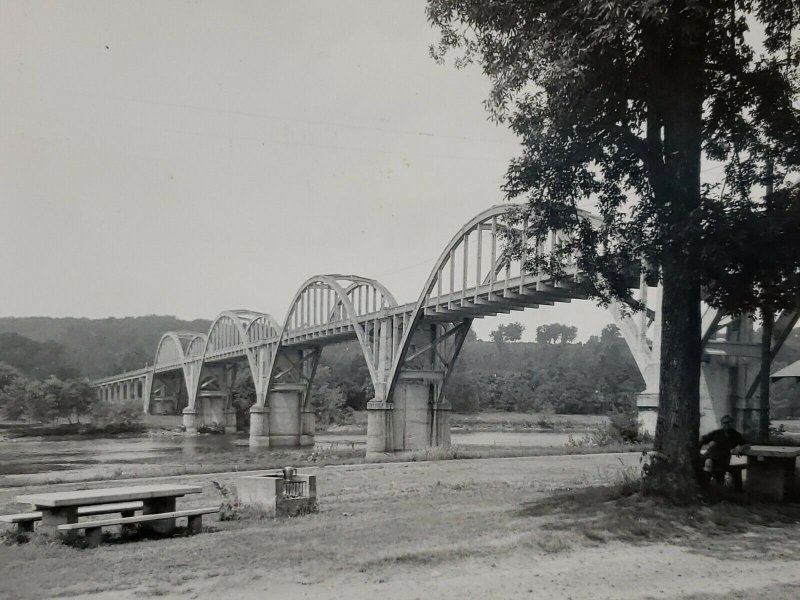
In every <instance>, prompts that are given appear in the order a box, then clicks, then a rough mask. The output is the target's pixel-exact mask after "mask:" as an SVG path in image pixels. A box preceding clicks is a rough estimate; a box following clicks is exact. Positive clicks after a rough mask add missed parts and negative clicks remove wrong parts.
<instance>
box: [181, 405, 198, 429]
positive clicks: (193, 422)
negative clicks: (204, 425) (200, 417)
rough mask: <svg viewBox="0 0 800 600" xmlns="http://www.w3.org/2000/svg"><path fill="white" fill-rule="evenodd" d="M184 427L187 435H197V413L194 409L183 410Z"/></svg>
mask: <svg viewBox="0 0 800 600" xmlns="http://www.w3.org/2000/svg"><path fill="white" fill-rule="evenodd" d="M183 427H184V428H185V432H186V435H197V411H196V410H195V409H194V408H190V407H188V406H187V407H186V408H184V409H183Z"/></svg>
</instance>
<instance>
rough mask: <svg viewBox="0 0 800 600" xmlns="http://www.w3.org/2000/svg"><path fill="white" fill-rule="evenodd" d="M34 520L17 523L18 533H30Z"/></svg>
mask: <svg viewBox="0 0 800 600" xmlns="http://www.w3.org/2000/svg"><path fill="white" fill-rule="evenodd" d="M34 523H35V521H20V522H19V523H17V532H18V533H32V532H33V525H34Z"/></svg>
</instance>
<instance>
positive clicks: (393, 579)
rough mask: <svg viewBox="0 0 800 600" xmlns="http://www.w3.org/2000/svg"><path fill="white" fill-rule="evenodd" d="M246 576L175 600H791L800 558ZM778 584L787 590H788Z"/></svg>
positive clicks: (603, 558)
mask: <svg viewBox="0 0 800 600" xmlns="http://www.w3.org/2000/svg"><path fill="white" fill-rule="evenodd" d="M251 576H252V575H251ZM241 579H242V574H237V575H236V576H233V577H227V576H223V577H218V578H215V580H214V581H213V582H210V583H208V584H205V585H202V586H200V587H196V588H194V589H193V590H192V591H191V592H188V593H187V592H185V591H183V590H176V596H179V597H187V598H218V597H236V598H238V599H240V600H262V599H263V598H280V599H282V600H295V599H298V600H299V599H306V598H314V599H317V600H327V599H330V600H338V599H340V598H349V599H350V600H373V599H374V598H382V599H384V600H409V599H420V600H423V599H430V598H436V599H441V600H468V599H476V600H485V599H487V598H506V599H507V598H541V599H548V600H567V599H572V600H629V599H630V600H634V599H636V600H638V599H650V598H653V599H678V598H681V599H685V598H690V597H696V596H701V597H703V598H706V597H708V598H720V599H722V598H725V599H730V598H742V599H745V598H747V599H750V598H752V599H753V600H756V599H758V600H770V599H774V600H778V599H785V600H789V599H791V598H796V595H795V594H796V588H795V587H794V586H797V585H798V584H800V561H796V560H792V561H773V560H769V561H765V560H756V561H754V560H748V561H746V562H743V561H737V560H720V559H718V558H712V557H706V556H702V555H698V554H697V553H696V552H693V551H690V550H688V549H685V548H681V547H677V546H670V545H665V544H658V545H651V546H645V547H640V546H635V547H632V546H629V545H623V544H614V545H610V546H607V547H605V548H603V550H602V551H598V550H597V549H596V548H592V549H580V550H576V551H571V552H567V553H565V554H559V555H558V556H546V557H541V556H539V557H536V556H533V555H528V554H526V553H523V555H522V556H513V557H502V558H500V559H498V560H492V559H487V560H481V561H477V560H462V561H455V562H453V563H448V564H445V565H435V566H434V567H431V568H427V567H415V568H408V567H403V566H398V565H386V566H385V567H384V568H381V569H379V570H376V571H375V572H369V573H348V572H346V573H343V574H340V575H336V576H333V577H330V578H324V579H314V578H310V577H303V576H302V575H301V574H300V573H292V572H287V571H283V572H281V573H269V572H265V573H264V574H263V575H262V576H257V577H256V578H255V579H254V580H252V581H251V583H249V584H248V585H245V586H241V585H240V583H239V582H241ZM781 586H789V589H786V590H784V591H782V590H781ZM792 588H794V589H792ZM166 595H167V596H171V594H166ZM142 596H143V593H142V591H141V590H135V591H128V592H125V593H120V592H109V593H101V594H90V595H81V596H76V597H74V598H76V600H77V599H80V598H83V599H85V600H112V599H116V598H119V599H121V600H122V599H127V598H130V599H134V598H141V597H142Z"/></svg>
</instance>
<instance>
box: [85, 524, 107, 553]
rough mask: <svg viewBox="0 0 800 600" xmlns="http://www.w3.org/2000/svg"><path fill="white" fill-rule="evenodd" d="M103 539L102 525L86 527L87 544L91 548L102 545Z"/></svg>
mask: <svg viewBox="0 0 800 600" xmlns="http://www.w3.org/2000/svg"><path fill="white" fill-rule="evenodd" d="M102 539H103V528H102V527H87V528H86V545H87V546H88V547H89V548H94V547H96V546H99V545H100V541H101V540H102Z"/></svg>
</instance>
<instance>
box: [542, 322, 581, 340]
mask: <svg viewBox="0 0 800 600" xmlns="http://www.w3.org/2000/svg"><path fill="white" fill-rule="evenodd" d="M577 336H578V328H577V327H575V326H574V325H562V324H561V323H550V324H547V325H539V326H538V327H537V328H536V342H537V343H539V344H555V343H561V344H571V343H572V342H574V341H575V338H576V337H577Z"/></svg>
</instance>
